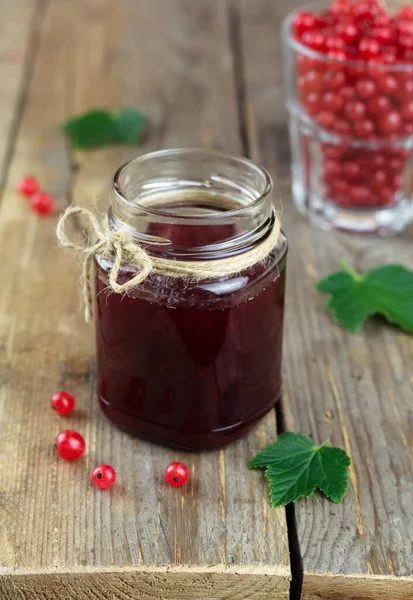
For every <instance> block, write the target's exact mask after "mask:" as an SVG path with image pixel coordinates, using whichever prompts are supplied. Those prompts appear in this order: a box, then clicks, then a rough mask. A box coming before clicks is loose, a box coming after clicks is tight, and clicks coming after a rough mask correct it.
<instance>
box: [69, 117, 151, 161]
mask: <svg viewBox="0 0 413 600" xmlns="http://www.w3.org/2000/svg"><path fill="white" fill-rule="evenodd" d="M147 127H148V118H147V117H146V116H145V115H144V114H143V113H141V112H140V111H139V110H136V109H135V108H129V107H125V108H121V109H120V110H119V111H118V112H117V113H115V114H113V113H111V112H110V111H107V110H91V111H89V112H86V113H84V114H82V115H79V116H77V117H74V118H73V119H69V120H68V121H66V123H64V124H63V125H62V131H63V132H64V133H65V134H66V135H68V136H69V137H70V138H71V142H72V146H73V147H74V148H77V149H79V150H85V149H87V148H93V147H96V146H107V145H108V144H115V143H118V142H121V143H124V144H133V143H136V142H138V141H139V139H140V138H141V137H142V135H143V133H144V132H145V131H146V129H147Z"/></svg>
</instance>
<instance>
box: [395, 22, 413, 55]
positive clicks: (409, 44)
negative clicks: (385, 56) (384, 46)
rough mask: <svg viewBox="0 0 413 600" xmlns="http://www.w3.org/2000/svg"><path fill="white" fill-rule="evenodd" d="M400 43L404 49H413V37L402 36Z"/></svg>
mask: <svg viewBox="0 0 413 600" xmlns="http://www.w3.org/2000/svg"><path fill="white" fill-rule="evenodd" d="M412 25H413V23H412ZM398 42H399V44H400V46H402V48H403V49H405V50H411V49H412V48H413V35H405V34H404V35H401V36H400V37H399V39H398Z"/></svg>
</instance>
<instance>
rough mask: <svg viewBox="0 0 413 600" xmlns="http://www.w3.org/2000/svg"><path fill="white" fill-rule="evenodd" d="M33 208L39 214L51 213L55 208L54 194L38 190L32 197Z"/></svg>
mask: <svg viewBox="0 0 413 600" xmlns="http://www.w3.org/2000/svg"><path fill="white" fill-rule="evenodd" d="M30 201H31V204H32V208H33V210H34V212H37V214H39V215H42V216H46V215H49V214H50V213H51V212H52V210H53V208H54V199H53V196H51V195H50V194H47V193H46V192H37V193H36V194H33V196H32V197H31V198H30Z"/></svg>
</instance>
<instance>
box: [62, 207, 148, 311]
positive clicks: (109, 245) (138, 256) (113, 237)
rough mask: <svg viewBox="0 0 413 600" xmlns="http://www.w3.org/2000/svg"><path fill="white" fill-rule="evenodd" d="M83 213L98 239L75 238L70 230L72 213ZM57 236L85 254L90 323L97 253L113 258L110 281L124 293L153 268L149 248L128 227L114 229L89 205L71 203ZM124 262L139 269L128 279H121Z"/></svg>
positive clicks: (83, 278) (83, 282) (85, 291)
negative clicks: (81, 240)
mask: <svg viewBox="0 0 413 600" xmlns="http://www.w3.org/2000/svg"><path fill="white" fill-rule="evenodd" d="M74 215H82V216H83V217H86V218H87V219H88V221H89V226H88V231H89V235H92V236H93V238H94V239H95V240H96V241H92V242H90V243H89V242H88V239H85V241H84V243H83V244H82V243H78V242H73V241H72V240H71V239H69V237H68V236H67V234H66V229H65V227H66V223H67V221H68V219H70V217H72V216H74ZM56 234H57V239H58V240H59V242H60V244H61V245H62V246H63V247H64V248H70V249H72V250H76V251H77V252H80V253H82V254H83V264H82V274H81V287H82V295H83V298H84V301H85V320H86V322H87V323H89V321H90V319H91V315H92V306H93V261H94V257H95V256H96V255H98V254H99V255H101V256H103V257H105V258H113V259H114V261H113V266H112V268H111V270H110V272H109V284H110V287H111V288H112V290H113V291H114V292H117V293H118V294H123V293H125V292H128V291H130V290H132V289H134V288H135V287H136V286H138V285H139V284H140V283H141V282H142V281H143V280H144V279H146V278H147V277H148V275H149V273H150V272H151V271H152V269H153V263H152V260H151V258H150V256H149V254H148V253H147V252H145V250H144V249H143V248H142V247H141V246H139V245H138V244H136V242H134V241H133V238H132V234H131V233H130V232H129V231H128V230H127V229H119V230H114V231H111V230H110V229H109V227H108V226H107V224H106V227H105V225H101V224H100V223H99V221H98V220H97V219H96V217H95V215H94V214H93V213H92V212H91V211H90V210H87V209H85V208H79V207H76V206H70V207H69V208H68V209H66V211H65V212H64V213H63V214H62V216H61V217H60V219H59V222H58V224H57V229H56ZM121 265H129V266H131V267H132V268H134V269H136V275H134V276H133V277H132V278H131V279H128V280H127V281H125V282H124V283H119V282H118V278H119V271H120V267H121Z"/></svg>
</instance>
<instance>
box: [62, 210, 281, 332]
mask: <svg viewBox="0 0 413 600" xmlns="http://www.w3.org/2000/svg"><path fill="white" fill-rule="evenodd" d="M75 215H78V216H81V217H84V218H85V219H86V220H87V222H88V226H87V233H88V235H87V236H86V237H85V238H84V240H83V242H77V241H73V240H72V238H71V237H70V236H69V235H68V234H67V232H66V225H67V223H68V221H69V220H70V219H71V218H72V217H74V216H75ZM280 232H281V222H280V220H279V218H278V216H277V214H276V213H275V212H274V219H273V223H272V227H271V230H270V231H269V233H268V235H267V236H266V237H265V239H264V240H263V241H261V242H259V243H258V244H257V245H256V246H255V247H254V248H252V249H251V250H247V251H246V252H243V253H241V254H238V255H236V256H231V257H228V258H218V259H213V260H197V261H181V260H173V259H168V258H164V257H155V256H150V255H149V254H148V252H147V251H146V250H145V248H144V247H143V246H141V245H140V244H139V243H138V242H137V240H136V239H134V237H133V235H132V233H131V231H129V230H128V229H126V228H120V229H115V230H112V229H110V228H109V225H108V222H107V219H104V220H103V221H102V222H99V221H98V219H97V218H96V217H95V215H94V214H93V213H92V212H91V211H90V210H88V209H86V208H80V207H77V206H69V207H68V208H67V209H66V210H65V212H64V213H63V214H62V215H61V216H60V218H59V221H58V224H57V229H56V235H57V239H58V240H59V243H60V245H61V246H62V247H64V248H69V249H71V250H74V251H75V252H78V253H79V254H80V255H81V257H82V273H81V288H82V296H83V302H84V304H85V321H86V322H87V323H88V322H90V320H91V316H92V307H93V266H94V259H95V256H97V255H99V256H102V257H104V258H110V259H111V260H113V264H112V266H111V268H110V270H109V286H110V288H111V289H112V290H113V291H114V292H115V293H118V294H125V293H128V292H131V291H132V290H133V289H135V288H136V287H137V286H139V284H141V283H142V282H143V281H144V280H145V279H146V278H147V277H148V276H149V275H150V274H151V273H156V274H158V275H163V276H165V277H183V278H187V279H191V280H193V281H202V280H207V279H217V278H223V277H226V276H228V275H234V274H236V273H240V272H241V271H243V270H245V269H248V268H249V267H252V266H253V265H255V264H257V263H259V262H261V261H262V260H264V259H265V258H266V257H267V256H268V255H269V254H270V252H271V251H272V250H273V249H274V248H275V246H276V245H277V243H278V239H279V237H280ZM122 266H127V267H131V268H132V269H134V270H136V274H135V275H133V277H130V278H129V279H127V280H126V281H125V282H123V283H119V273H120V271H121V267H122Z"/></svg>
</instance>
